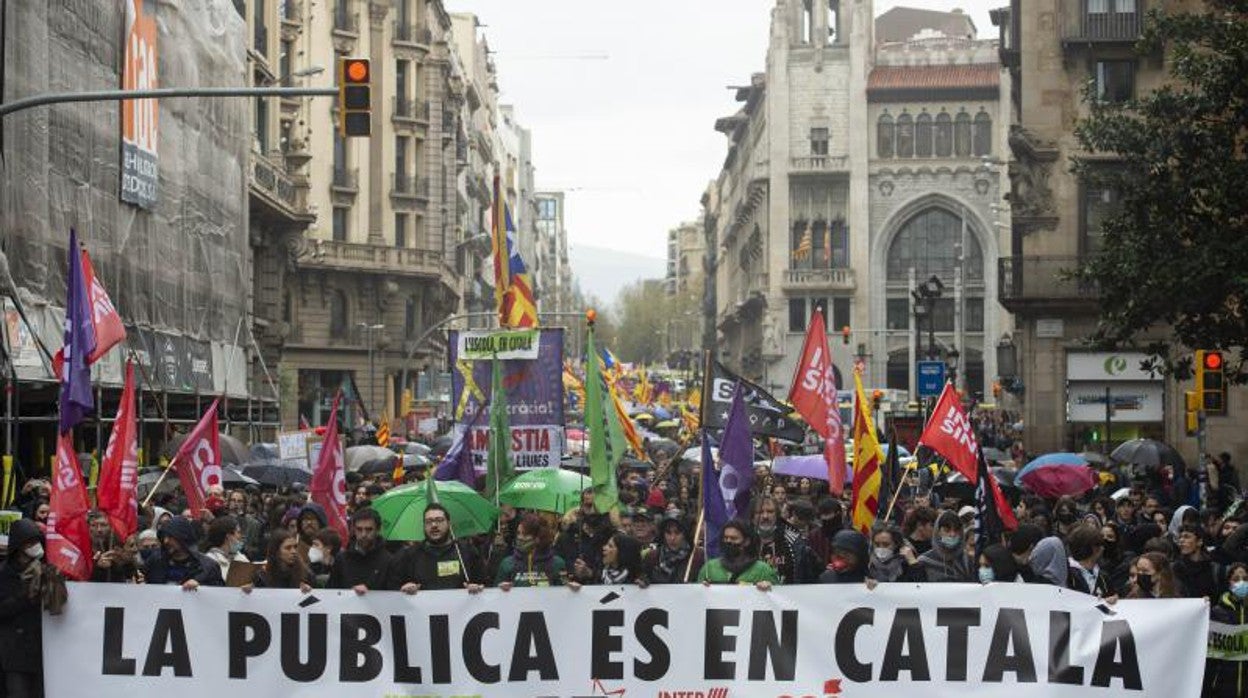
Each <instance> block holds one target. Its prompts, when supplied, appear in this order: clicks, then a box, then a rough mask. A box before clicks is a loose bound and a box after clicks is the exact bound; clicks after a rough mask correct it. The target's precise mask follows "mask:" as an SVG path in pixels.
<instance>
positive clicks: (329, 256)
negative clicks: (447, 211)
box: [299, 240, 446, 279]
mask: <svg viewBox="0 0 1248 698" xmlns="http://www.w3.org/2000/svg"><path fill="white" fill-rule="evenodd" d="M316 248H317V254H315V255H308V256H307V257H303V258H300V260H299V264H300V266H304V267H308V268H314V269H329V270H337V271H358V272H366V273H372V274H393V275H397V276H418V277H426V278H435V279H436V278H440V277H441V275H442V274H443V273H444V272H445V270H446V267H445V266H444V265H443V261H444V259H445V256H444V255H443V254H442V252H441V251H440V250H422V249H416V248H412V247H395V246H393V245H373V244H369V243H364V242H346V241H342V240H318V241H317V243H316Z"/></svg>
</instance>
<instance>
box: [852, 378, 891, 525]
mask: <svg viewBox="0 0 1248 698" xmlns="http://www.w3.org/2000/svg"><path fill="white" fill-rule="evenodd" d="M854 396H855V399H854V490H853V499H852V500H851V501H850V505H849V510H850V512H851V514H852V517H853V524H854V528H856V529H858V531H860V532H861V533H863V534H864V535H870V533H871V527H872V526H874V525H875V517H876V515H877V512H878V511H879V506H880V482H881V479H882V476H881V474H880V465H881V464H882V463H883V462H884V454H883V453H882V452H881V451H880V441H879V439H877V438H876V436H875V425H874V424H872V423H871V411H870V409H869V408H868V407H867V406H868V405H869V404H871V403H869V402H867V396H866V394H865V393H864V392H863V390H862V374H861V373H859V372H858V371H854Z"/></svg>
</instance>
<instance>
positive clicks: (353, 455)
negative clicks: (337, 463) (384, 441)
mask: <svg viewBox="0 0 1248 698" xmlns="http://www.w3.org/2000/svg"><path fill="white" fill-rule="evenodd" d="M394 455H395V454H394V451H391V450H390V449H388V448H386V447H385V446H352V447H350V448H348V449H347V450H346V451H344V452H343V462H344V463H346V466H347V470H359V469H360V468H362V467H364V465H365V464H367V463H371V462H373V461H376V460H382V459H386V460H389V461H391V463H393V461H394Z"/></svg>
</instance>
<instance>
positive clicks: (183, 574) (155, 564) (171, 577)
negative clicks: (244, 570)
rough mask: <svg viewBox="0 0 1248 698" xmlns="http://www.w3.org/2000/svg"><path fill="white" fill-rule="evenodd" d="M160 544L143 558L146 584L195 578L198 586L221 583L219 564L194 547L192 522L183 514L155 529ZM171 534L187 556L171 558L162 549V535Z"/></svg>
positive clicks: (181, 581)
mask: <svg viewBox="0 0 1248 698" xmlns="http://www.w3.org/2000/svg"><path fill="white" fill-rule="evenodd" d="M157 535H159V536H160V538H161V541H162V546H161V548H160V550H159V551H157V552H156V554H155V555H153V556H152V558H151V559H150V560H148V562H147V573H146V576H147V583H148V584H181V583H183V582H185V581H188V580H191V579H193V580H195V581H196V582H198V583H199V584H200V585H201V586H212V587H219V586H224V585H225V580H224V579H222V578H221V566H220V565H218V564H217V563H216V562H215V561H213V560H212V558H210V557H208V556H207V555H205V554H203V553H201V552H199V550H197V549H196V547H195V544H196V535H195V524H193V523H191V521H190V519H188V518H186V517H185V516H175V517H173V518H172V519H170V520H169V523H167V524H165V527H164V528H162V529H160V531H159V532H158V533H157ZM166 537H168V538H173V539H174V540H176V541H178V542H179V543H181V544H182V547H183V548H186V555H187V557H186V558H184V559H182V560H174V559H173V558H171V557H169V553H168V552H167V551H166V550H165V548H164V545H163V541H164V539H165V538H166Z"/></svg>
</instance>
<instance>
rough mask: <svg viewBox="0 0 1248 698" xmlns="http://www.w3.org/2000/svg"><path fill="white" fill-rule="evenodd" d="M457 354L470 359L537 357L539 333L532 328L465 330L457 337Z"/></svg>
mask: <svg viewBox="0 0 1248 698" xmlns="http://www.w3.org/2000/svg"><path fill="white" fill-rule="evenodd" d="M456 342H457V348H458V350H459V351H458V352H456V356H458V358H460V359H467V360H469V361H482V360H483V361H489V360H490V359H493V358H494V357H495V355H497V356H498V358H499V359H505V360H506V359H525V360H530V361H531V360H533V359H536V358H537V350H538V333H537V330H536V329H532V330H464V331H463V332H460V333H459V334H458V336H457V338H456Z"/></svg>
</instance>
